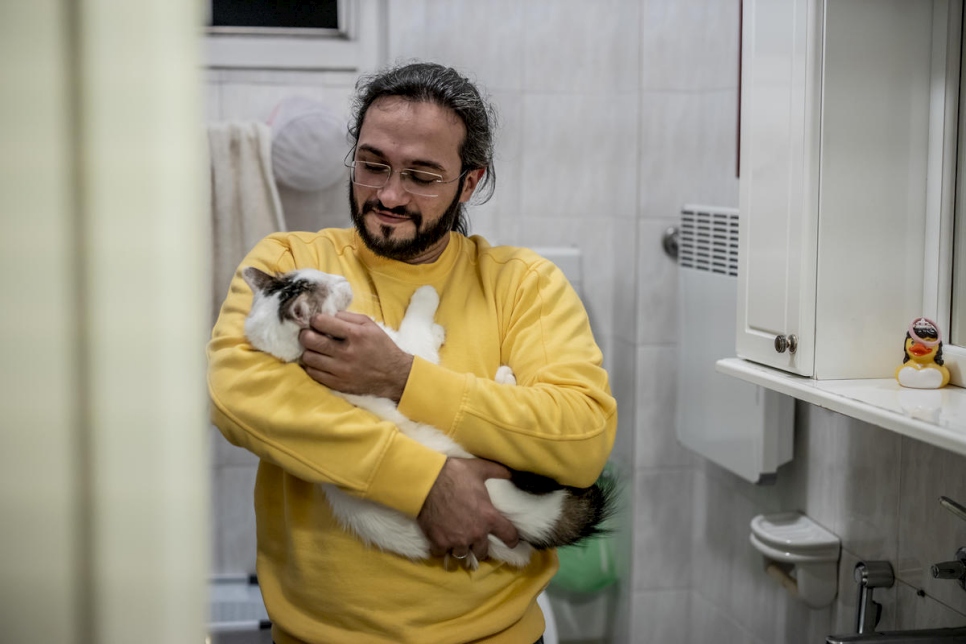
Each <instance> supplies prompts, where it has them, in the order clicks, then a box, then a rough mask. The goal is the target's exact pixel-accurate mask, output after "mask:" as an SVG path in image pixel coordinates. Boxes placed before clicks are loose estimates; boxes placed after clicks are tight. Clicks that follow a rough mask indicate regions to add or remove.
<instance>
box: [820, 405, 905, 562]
mask: <svg viewBox="0 0 966 644" xmlns="http://www.w3.org/2000/svg"><path fill="white" fill-rule="evenodd" d="M808 415H809V419H810V421H809V457H808V458H809V462H808V466H809V469H808V475H807V476H808V499H807V506H806V508H805V510H804V511H805V513H806V514H808V515H809V516H810V517H811V518H812V519H814V520H815V521H816V522H818V523H819V524H820V525H822V526H823V527H825V528H827V529H828V530H830V531H831V532H833V533H834V534H836V535H837V536H838V537H839V538H840V539H841V540H842V547H843V548H847V549H849V550H851V551H853V552H857V553H860V554H861V556H863V557H864V558H866V559H870V560H887V561H894V560H895V558H896V553H897V542H896V535H897V534H898V517H897V512H898V498H899V496H898V495H899V480H898V477H897V476H896V474H897V468H898V466H899V461H898V458H899V438H898V435H897V434H893V433H890V432H886V431H884V430H882V429H880V428H878V427H874V426H872V425H869V424H867V423H863V422H861V421H857V420H855V419H852V418H848V417H846V416H843V415H841V414H837V413H835V412H830V411H828V410H826V409H822V408H819V407H814V406H813V407H811V408H810V409H809V411H808Z"/></svg>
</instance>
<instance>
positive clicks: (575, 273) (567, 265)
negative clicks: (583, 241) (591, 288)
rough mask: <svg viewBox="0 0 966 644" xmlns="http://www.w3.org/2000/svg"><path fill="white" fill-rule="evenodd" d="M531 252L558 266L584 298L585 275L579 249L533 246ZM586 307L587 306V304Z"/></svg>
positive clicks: (578, 293)
mask: <svg viewBox="0 0 966 644" xmlns="http://www.w3.org/2000/svg"><path fill="white" fill-rule="evenodd" d="M530 250H532V251H533V252H535V253H537V254H538V255H540V256H541V257H545V258H546V259H549V260H550V261H551V262H553V263H554V264H556V265H557V267H558V268H559V269H560V270H562V271H563V274H564V275H565V276H566V277H567V280H568V281H569V282H570V285H571V286H573V287H574V290H575V291H577V295H579V296H580V297H581V298H583V296H584V291H583V288H582V286H583V275H582V274H581V272H582V271H583V258H582V255H581V252H580V249H579V248H576V247H573V246H532V247H531V248H530ZM584 305H585V306H586V302H585V303H584Z"/></svg>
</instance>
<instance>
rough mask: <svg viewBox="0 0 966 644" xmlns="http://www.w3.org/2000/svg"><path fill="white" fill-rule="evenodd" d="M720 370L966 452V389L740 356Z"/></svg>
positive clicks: (724, 362)
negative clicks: (786, 367) (783, 366)
mask: <svg viewBox="0 0 966 644" xmlns="http://www.w3.org/2000/svg"><path fill="white" fill-rule="evenodd" d="M715 368H716V370H717V371H718V372H720V373H723V374H726V375H729V376H733V377H735V378H738V379H740V380H744V381H746V382H750V383H753V384H756V385H760V386H762V387H765V388H766V389H771V390H773V391H777V392H779V393H783V394H786V395H789V396H792V397H793V398H797V399H799V400H804V401H805V402H808V403H811V404H813V405H818V406H819V407H824V408H826V409H831V410H832V411H835V412H838V413H840V414H844V415H846V416H851V417H852V418H857V419H859V420H862V421H864V422H867V423H871V424H873V425H878V426H879V427H884V428H885V429H888V430H891V431H894V432H897V433H899V434H902V435H904V436H909V437H911V438H915V439H918V440H921V441H923V442H924V443H929V444H930V445H934V446H936V447H941V448H943V449H947V450H950V451H952V452H956V453H958V454H962V455H964V456H966V389H962V388H960V387H955V386H953V385H948V386H946V387H943V388H942V389H908V388H906V387H902V386H900V385H899V383H898V382H896V381H895V379H893V378H886V379H881V380H814V379H812V378H805V377H802V376H797V375H794V374H790V373H787V372H784V371H780V370H778V369H773V368H771V367H766V366H763V365H760V364H757V363H754V362H749V361H748V360H743V359H741V358H726V359H724V360H719V361H718V362H717V363H716V365H715Z"/></svg>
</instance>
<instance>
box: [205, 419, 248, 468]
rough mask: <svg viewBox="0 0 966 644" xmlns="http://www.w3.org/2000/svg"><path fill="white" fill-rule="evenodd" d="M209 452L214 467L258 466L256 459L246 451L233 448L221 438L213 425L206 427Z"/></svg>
mask: <svg viewBox="0 0 966 644" xmlns="http://www.w3.org/2000/svg"><path fill="white" fill-rule="evenodd" d="M208 436H209V441H210V442H209V450H208V453H209V454H211V462H212V466H214V467H221V466H226V465H248V466H252V465H258V457H257V456H255V455H254V454H252V453H251V452H249V451H248V450H247V449H242V448H241V447H235V446H234V445H232V444H231V443H229V442H228V440H227V439H226V438H225V437H224V436H222V434H221V432H220V431H219V430H218V428H217V427H215V426H214V425H209V426H208Z"/></svg>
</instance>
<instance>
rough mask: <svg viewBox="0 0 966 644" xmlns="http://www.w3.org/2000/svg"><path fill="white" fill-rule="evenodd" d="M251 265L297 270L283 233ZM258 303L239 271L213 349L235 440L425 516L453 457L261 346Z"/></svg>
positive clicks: (215, 381)
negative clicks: (254, 311)
mask: <svg viewBox="0 0 966 644" xmlns="http://www.w3.org/2000/svg"><path fill="white" fill-rule="evenodd" d="M242 266H243V267H244V266H256V267H258V268H260V269H261V270H263V271H266V272H270V273H283V272H287V271H289V270H292V269H294V268H296V266H295V261H294V259H293V256H292V253H291V251H290V250H289V248H288V247H287V245H286V243H285V238H284V237H282V236H279V235H273V236H270V237H268V238H266V239H265V240H263V241H262V242H260V243H259V244H258V245H257V246H256V247H255V248H254V249H253V250H252V251H251V253H250V254H249V255H248V257H247V258H246V259H245V261H244V262H243V263H242ZM251 301H252V293H251V290H250V289H249V287H248V285H247V284H246V283H245V281H244V279H243V278H242V277H241V272H240V270H239V271H236V273H235V277H234V278H233V279H232V283H231V288H230V290H229V293H228V296H227V298H226V300H225V302H224V304H223V305H222V309H221V313H220V315H219V317H218V321H217V322H216V324H215V327H214V330H213V331H212V338H211V341H210V342H209V343H208V348H207V354H208V391H209V395H210V398H211V419H212V422H213V423H214V424H215V425H216V426H217V427H218V428H219V429H220V430H221V432H222V434H224V436H225V438H227V439H228V441H229V442H231V443H232V444H234V445H237V446H239V447H242V448H245V449H247V450H249V451H251V452H253V453H254V454H255V455H256V456H258V457H259V458H260V459H262V460H263V461H267V462H269V463H272V464H274V465H276V466H278V467H280V468H282V469H283V470H285V471H286V472H288V473H289V474H291V475H293V476H295V477H298V478H300V479H302V480H305V481H309V482H313V483H334V484H335V485H338V486H340V487H342V488H344V489H345V490H346V491H348V492H350V493H352V494H355V495H357V496H360V497H363V498H367V499H371V500H373V501H376V502H378V503H381V504H383V505H386V506H389V507H391V508H394V509H396V510H399V511H401V512H403V513H405V514H407V515H409V516H412V517H415V516H416V515H417V514H418V513H419V510H420V508H421V507H422V504H423V501H424V500H425V498H426V495H427V494H428V493H429V490H430V488H431V487H432V485H433V483H434V482H435V480H436V477H437V475H438V474H439V471H440V470H441V469H442V467H443V463H444V462H445V457H444V456H443V455H442V454H439V453H437V452H435V451H433V450H431V449H429V448H427V447H425V446H423V445H421V444H419V443H417V442H416V441H414V440H412V439H410V438H408V437H407V436H405V435H404V434H402V433H401V432H400V431H399V430H398V429H397V428H396V426H395V425H393V424H391V423H388V422H385V421H381V420H380V419H378V418H377V417H376V416H374V415H372V414H370V413H369V412H366V411H363V410H361V409H358V408H357V407H355V406H353V405H351V404H350V403H349V402H347V401H346V400H344V399H342V398H340V397H338V396H336V395H334V394H333V393H331V391H330V390H328V389H327V388H326V387H324V386H322V385H320V384H318V383H317V382H315V381H314V380H312V379H311V378H310V377H309V376H308V375H307V374H306V373H305V372H304V371H303V370H302V368H301V367H299V366H298V365H297V364H294V363H288V364H286V363H283V362H281V361H280V360H278V359H276V358H275V357H273V356H271V355H269V354H266V353H263V352H261V351H258V350H256V349H254V348H252V347H251V345H249V343H248V341H247V340H246V338H245V334H244V324H245V318H246V316H247V315H248V312H249V309H250V307H251Z"/></svg>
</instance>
